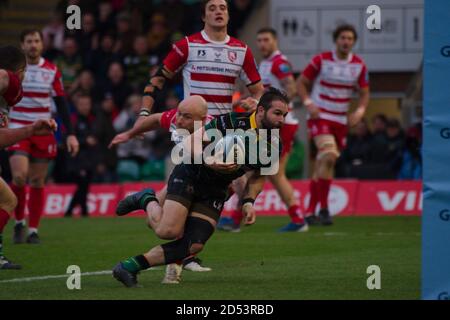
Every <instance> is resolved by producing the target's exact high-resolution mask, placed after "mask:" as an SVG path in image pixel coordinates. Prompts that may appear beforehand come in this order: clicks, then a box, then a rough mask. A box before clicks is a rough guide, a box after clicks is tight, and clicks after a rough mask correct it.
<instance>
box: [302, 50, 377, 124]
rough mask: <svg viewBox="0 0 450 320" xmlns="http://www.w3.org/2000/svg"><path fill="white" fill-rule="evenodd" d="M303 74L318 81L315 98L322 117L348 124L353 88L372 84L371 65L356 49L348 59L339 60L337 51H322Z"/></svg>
mask: <svg viewBox="0 0 450 320" xmlns="http://www.w3.org/2000/svg"><path fill="white" fill-rule="evenodd" d="M302 74H303V76H305V77H306V78H308V79H309V80H310V81H314V84H313V90H312V94H311V99H312V101H313V102H314V104H315V105H317V106H318V107H319V108H320V116H319V117H320V118H321V119H326V120H329V121H333V122H337V123H341V124H347V112H348V108H349V105H350V100H351V96H352V93H353V91H354V90H355V89H357V88H358V87H359V88H366V87H368V86H369V78H368V71H367V67H366V65H365V63H364V61H363V60H362V59H361V58H360V57H358V56H357V55H356V54H353V53H350V54H349V56H348V58H347V59H346V60H339V59H338V58H337V56H336V53H335V52H334V51H328V52H323V53H321V54H318V55H316V56H315V57H313V58H312V60H311V62H310V63H309V64H308V66H307V67H306V68H305V70H303V73H302Z"/></svg>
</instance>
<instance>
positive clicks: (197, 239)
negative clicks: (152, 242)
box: [113, 215, 215, 287]
mask: <svg viewBox="0 0 450 320" xmlns="http://www.w3.org/2000/svg"><path fill="white" fill-rule="evenodd" d="M214 229H215V223H213V222H211V221H210V220H207V219H204V218H201V217H199V216H196V215H192V216H189V217H188V219H187V220H186V224H185V231H184V234H183V237H181V238H180V239H177V240H174V241H171V242H168V243H165V244H163V245H159V246H156V247H154V248H152V249H151V250H150V251H148V252H147V253H144V254H141V255H138V256H135V257H130V258H128V259H125V260H123V261H121V262H120V263H119V264H117V265H116V266H115V268H114V269H113V276H114V277H115V278H116V279H117V280H118V281H120V282H122V283H123V284H124V285H125V286H127V287H135V286H137V274H138V273H139V272H140V271H142V270H146V269H148V268H150V267H155V266H160V265H165V264H171V263H174V262H176V261H179V260H181V259H183V258H185V257H187V256H189V255H192V254H197V253H199V252H200V251H201V250H203V247H204V245H205V243H206V242H207V241H208V239H209V238H210V237H211V235H212V234H213V233H214Z"/></svg>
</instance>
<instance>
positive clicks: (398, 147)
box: [386, 119, 405, 178]
mask: <svg viewBox="0 0 450 320" xmlns="http://www.w3.org/2000/svg"><path fill="white" fill-rule="evenodd" d="M386 136H387V163H388V164H389V168H390V171H391V173H392V178H396V177H397V175H398V172H399V171H400V166H401V163H402V153H403V149H404V146H405V134H404V132H403V129H402V127H401V124H400V121H399V120H397V119H389V120H388V122H387V126H386Z"/></svg>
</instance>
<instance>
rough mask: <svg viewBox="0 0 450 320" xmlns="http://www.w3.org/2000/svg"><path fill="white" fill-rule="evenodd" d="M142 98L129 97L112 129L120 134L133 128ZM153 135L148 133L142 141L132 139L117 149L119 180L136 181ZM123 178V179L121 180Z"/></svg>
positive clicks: (147, 156) (138, 96)
mask: <svg viewBox="0 0 450 320" xmlns="http://www.w3.org/2000/svg"><path fill="white" fill-rule="evenodd" d="M141 103H142V98H141V96H140V95H137V94H134V95H131V96H130V97H129V98H128V100H127V103H126V107H125V108H124V109H123V110H122V111H121V112H120V114H119V115H118V116H117V118H116V119H115V120H114V129H115V130H116V132H118V133H120V132H123V131H126V130H129V129H131V128H132V127H133V124H134V122H135V121H136V119H137V117H138V113H139V110H140V108H141ZM153 135H154V133H149V134H146V135H145V136H144V138H143V139H133V140H131V141H128V142H127V143H123V144H120V145H119V146H118V147H117V157H118V159H119V164H118V174H119V179H120V180H127V179H130V180H137V179H138V172H139V167H140V166H142V165H143V164H144V163H145V162H146V161H147V159H148V158H149V156H150V141H151V137H152V136H153ZM122 177H124V178H122Z"/></svg>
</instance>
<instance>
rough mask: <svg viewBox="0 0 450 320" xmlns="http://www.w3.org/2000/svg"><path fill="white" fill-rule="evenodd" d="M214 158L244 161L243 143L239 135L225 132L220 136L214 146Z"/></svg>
mask: <svg viewBox="0 0 450 320" xmlns="http://www.w3.org/2000/svg"><path fill="white" fill-rule="evenodd" d="M214 158H215V161H216V162H223V163H228V164H231V163H236V164H239V165H243V164H244V163H245V144H244V141H243V139H242V137H240V136H239V135H236V134H227V135H225V136H224V137H222V138H221V139H220V140H219V141H218V142H217V144H216V145H215V147H214Z"/></svg>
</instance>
